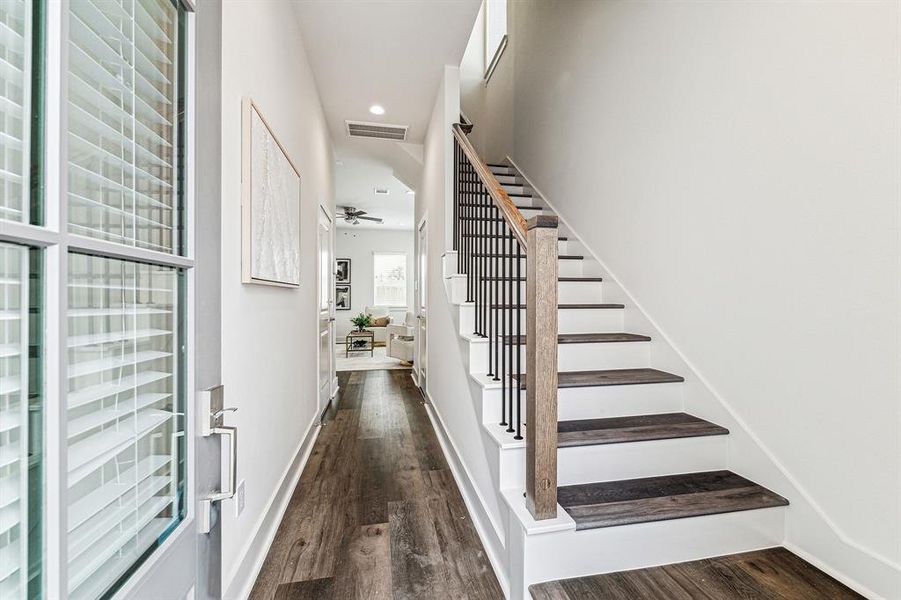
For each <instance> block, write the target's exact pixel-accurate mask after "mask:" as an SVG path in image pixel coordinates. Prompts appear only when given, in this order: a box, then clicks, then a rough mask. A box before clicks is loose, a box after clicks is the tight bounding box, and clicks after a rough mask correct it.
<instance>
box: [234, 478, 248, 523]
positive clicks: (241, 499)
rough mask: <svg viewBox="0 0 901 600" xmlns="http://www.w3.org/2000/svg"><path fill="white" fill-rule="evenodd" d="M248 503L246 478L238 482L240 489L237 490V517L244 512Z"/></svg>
mask: <svg viewBox="0 0 901 600" xmlns="http://www.w3.org/2000/svg"><path fill="white" fill-rule="evenodd" d="M245 504H247V495H246V494H245V490H244V480H243V479H242V480H241V481H239V482H238V489H237V490H235V517H240V516H241V513H242V512H244V505H245Z"/></svg>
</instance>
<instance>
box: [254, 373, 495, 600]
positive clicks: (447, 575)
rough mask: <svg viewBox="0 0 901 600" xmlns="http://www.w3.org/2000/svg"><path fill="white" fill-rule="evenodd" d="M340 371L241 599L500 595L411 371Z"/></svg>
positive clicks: (489, 597)
mask: <svg viewBox="0 0 901 600" xmlns="http://www.w3.org/2000/svg"><path fill="white" fill-rule="evenodd" d="M338 377H339V384H340V386H341V392H340V395H339V398H338V402H337V403H336V406H335V407H334V409H333V410H331V411H330V412H329V415H328V417H327V423H326V424H325V425H324V426H323V428H322V431H321V432H320V434H319V438H318V439H317V440H316V444H315V446H314V448H313V451H312V454H311V456H310V459H309V462H308V463H307V465H306V468H305V469H304V472H303V474H302V475H301V477H300V482H299V483H298V485H297V488H296V489H295V490H294V495H293V497H292V498H291V502H290V505H289V506H288V509H287V511H286V512H285V516H284V519H283V520H282V523H281V525H280V526H279V530H278V532H277V534H276V536H275V540H274V541H273V543H272V547H271V548H270V550H269V555H268V556H267V557H266V561H265V563H264V564H263V568H262V570H261V572H260V575H259V577H258V578H257V581H256V584H255V585H254V588H253V592H252V593H251V600H270V599H277V600H301V599H307V598H310V599H313V598H316V599H320V600H327V599H330V598H333V599H336V600H338V599H340V600H346V599H354V598H356V599H360V600H363V599H367V600H369V599H372V600H375V599H379V598H394V599H397V600H400V599H424V598H429V599H431V598H461V599H462V598H466V599H472V600H477V599H481V598H485V599H491V600H495V599H502V598H503V593H502V592H501V589H500V586H499V585H498V582H497V579H496V578H495V576H494V572H493V571H492V570H491V565H490V564H489V562H488V558H487V557H486V555H485V551H484V549H483V548H482V545H481V543H480V541H479V538H478V536H477V534H476V532H475V529H474V528H473V525H472V523H471V521H470V517H469V514H468V513H467V511H466V507H465V505H464V504H463V499H462V497H461V496H460V493H459V491H458V489H457V487H456V485H455V483H454V479H453V476H452V475H451V472H450V470H449V468H448V465H447V463H446V462H445V460H444V456H443V454H442V453H441V447H440V446H439V444H438V440H437V438H436V437H435V433H434V431H433V430H432V427H431V423H430V422H429V418H428V415H427V414H426V412H425V408H424V407H423V405H422V403H421V396H420V394H419V391H418V390H417V389H416V388H415V386H414V385H413V382H412V380H411V379H410V372H409V371H349V372H342V373H338Z"/></svg>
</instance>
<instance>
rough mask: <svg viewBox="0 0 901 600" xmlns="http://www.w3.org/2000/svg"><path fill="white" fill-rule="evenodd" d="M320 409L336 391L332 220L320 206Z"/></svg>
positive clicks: (323, 408)
mask: <svg viewBox="0 0 901 600" xmlns="http://www.w3.org/2000/svg"><path fill="white" fill-rule="evenodd" d="M317 231H318V236H317V240H318V251H319V277H318V286H319V328H318V333H319V409H320V410H325V407H326V406H328V403H329V400H331V398H332V396H333V395H334V392H335V391H336V389H335V385H333V384H334V382H335V380H336V377H335V310H334V301H333V298H332V295H333V293H334V289H335V279H334V277H335V260H334V258H333V256H332V254H333V252H332V243H333V232H332V219H331V216H330V215H329V214H328V213H327V212H325V210H324V209H323V208H322V207H321V206H320V207H319V226H318V229H317Z"/></svg>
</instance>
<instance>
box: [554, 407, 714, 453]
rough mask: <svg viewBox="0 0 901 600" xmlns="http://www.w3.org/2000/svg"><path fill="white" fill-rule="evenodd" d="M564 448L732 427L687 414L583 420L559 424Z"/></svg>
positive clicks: (702, 433)
mask: <svg viewBox="0 0 901 600" xmlns="http://www.w3.org/2000/svg"><path fill="white" fill-rule="evenodd" d="M557 432H558V435H557V445H558V446H559V447H561V448H571V447H575V446H596V445H602V444H619V443H626V442H646V441H651V440H669V439H675V438H686V437H701V436H709V435H726V434H728V433H729V430H728V429H726V428H725V427H721V426H720V425H717V424H715V423H711V422H710V421H705V420H704V419H699V418H698V417H695V416H693V415H689V414H686V413H662V414H654V415H634V416H627V417H608V418H603V419H580V420H576V421H560V422H559V423H557Z"/></svg>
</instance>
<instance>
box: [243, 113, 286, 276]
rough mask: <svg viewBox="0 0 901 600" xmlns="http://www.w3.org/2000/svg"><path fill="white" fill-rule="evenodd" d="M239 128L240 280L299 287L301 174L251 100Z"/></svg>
mask: <svg viewBox="0 0 901 600" xmlns="http://www.w3.org/2000/svg"><path fill="white" fill-rule="evenodd" d="M241 125H242V132H241V133H242V135H241V146H242V148H241V152H242V155H241V184H242V185H241V227H242V231H241V234H242V235H241V246H242V255H241V280H242V281H243V282H244V283H257V284H262V285H275V286H284V287H298V286H299V285H300V171H298V170H297V167H295V166H294V163H293V162H292V161H291V159H290V158H289V157H288V153H287V151H286V150H285V148H284V146H282V144H281V143H280V142H279V141H278V138H277V137H276V135H275V132H274V131H273V130H272V128H271V127H270V126H269V123H268V122H266V119H264V118H263V115H262V114H261V113H260V110H259V108H258V107H257V105H256V104H254V102H253V100H251V99H250V98H244V100H243V102H242V123H241Z"/></svg>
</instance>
